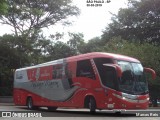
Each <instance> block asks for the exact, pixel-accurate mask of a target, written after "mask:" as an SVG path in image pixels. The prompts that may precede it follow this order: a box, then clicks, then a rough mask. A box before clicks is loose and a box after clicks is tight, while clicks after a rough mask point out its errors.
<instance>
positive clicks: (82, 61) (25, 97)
mask: <svg viewBox="0 0 160 120" xmlns="http://www.w3.org/2000/svg"><path fill="white" fill-rule="evenodd" d="M146 72H148V73H150V74H151V75H152V79H155V77H156V74H155V71H154V70H152V69H151V68H144V67H143V66H142V65H141V63H140V61H139V60H137V59H135V58H131V57H128V56H123V55H118V54H112V53H101V52H93V53H87V54H82V55H77V56H73V57H68V58H64V59H59V60H54V61H51V62H46V63H43V64H39V65H35V66H31V67H26V68H20V69H17V70H16V71H15V76H14V103H15V105H23V106H24V105H26V106H27V107H28V108H29V109H34V108H37V107H47V108H48V109H49V110H56V109H57V108H59V107H65V108H89V110H90V111H91V112H95V110H96V109H97V110H98V109H99V110H104V109H109V110H122V109H123V110H124V109H125V110H128V109H147V108H148V104H149V91H148V82H147V80H146V75H145V73H146Z"/></svg>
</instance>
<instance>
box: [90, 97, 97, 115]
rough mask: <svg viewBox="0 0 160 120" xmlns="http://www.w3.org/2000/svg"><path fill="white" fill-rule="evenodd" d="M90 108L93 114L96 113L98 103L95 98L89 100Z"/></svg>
mask: <svg viewBox="0 0 160 120" xmlns="http://www.w3.org/2000/svg"><path fill="white" fill-rule="evenodd" d="M88 107H89V110H90V113H92V114H93V113H95V112H96V101H95V99H94V98H93V97H90V98H89V102H88Z"/></svg>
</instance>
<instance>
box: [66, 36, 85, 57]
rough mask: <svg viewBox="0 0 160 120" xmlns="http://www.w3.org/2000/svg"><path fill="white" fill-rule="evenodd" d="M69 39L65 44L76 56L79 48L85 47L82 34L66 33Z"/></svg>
mask: <svg viewBox="0 0 160 120" xmlns="http://www.w3.org/2000/svg"><path fill="white" fill-rule="evenodd" d="M68 34H69V36H70V39H69V40H68V41H67V44H68V45H69V46H70V48H71V49H73V50H74V51H75V53H76V54H80V53H81V51H80V49H81V47H82V46H83V45H85V42H84V38H83V37H84V36H83V34H82V33H68Z"/></svg>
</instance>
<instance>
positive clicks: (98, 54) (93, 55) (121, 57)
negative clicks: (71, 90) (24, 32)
mask: <svg viewBox="0 0 160 120" xmlns="http://www.w3.org/2000/svg"><path fill="white" fill-rule="evenodd" d="M97 57H105V58H111V59H117V60H124V61H131V62H140V61H139V60H137V59H135V58H132V57H128V56H124V55H120V54H114V53H105V52H92V53H86V54H80V55H76V56H72V57H68V58H64V59H66V60H67V61H77V60H83V59H89V58H97ZM64 59H59V60H54V61H50V62H46V63H42V64H38V65H35V66H30V67H25V68H20V69H17V70H16V71H19V70H25V69H32V68H36V67H42V66H48V65H52V64H57V63H62V62H63V60H64Z"/></svg>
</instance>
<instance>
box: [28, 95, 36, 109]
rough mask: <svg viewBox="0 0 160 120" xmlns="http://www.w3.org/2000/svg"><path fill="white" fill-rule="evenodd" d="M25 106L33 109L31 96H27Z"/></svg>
mask: <svg viewBox="0 0 160 120" xmlns="http://www.w3.org/2000/svg"><path fill="white" fill-rule="evenodd" d="M27 108H28V109H29V110H33V109H34V108H35V107H34V106H33V100H32V98H31V97H29V98H28V99H27Z"/></svg>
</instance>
